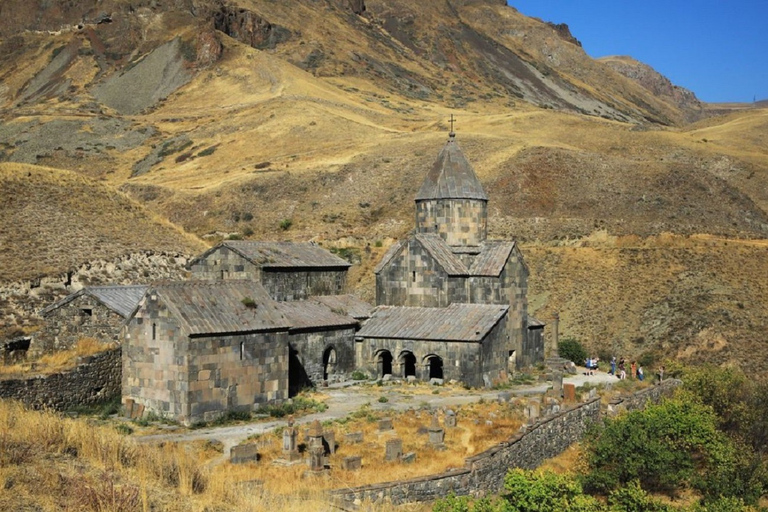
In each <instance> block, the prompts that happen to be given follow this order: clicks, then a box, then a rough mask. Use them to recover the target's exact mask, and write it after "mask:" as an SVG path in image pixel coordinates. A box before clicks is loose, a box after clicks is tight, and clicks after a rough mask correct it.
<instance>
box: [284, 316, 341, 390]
mask: <svg viewBox="0 0 768 512" xmlns="http://www.w3.org/2000/svg"><path fill="white" fill-rule="evenodd" d="M288 340H289V341H288V343H290V345H291V349H293V350H294V351H295V352H296V357H297V358H298V360H299V362H300V363H301V366H302V368H303V369H304V372H305V374H306V378H307V379H308V381H309V382H306V383H305V385H309V386H320V385H321V384H322V382H323V374H324V373H325V367H324V366H323V363H324V356H325V355H326V351H327V350H329V349H331V348H332V349H333V353H334V354H333V357H332V358H330V359H331V361H330V364H329V365H328V381H329V382H331V383H333V382H342V381H344V380H345V379H346V377H347V376H348V375H349V374H351V373H352V372H353V371H354V370H355V329H354V327H348V328H335V329H329V330H326V331H319V330H316V331H312V332H297V333H291V334H290V336H289V338H288ZM328 355H330V352H329V354H328Z"/></svg>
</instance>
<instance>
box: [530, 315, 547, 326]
mask: <svg viewBox="0 0 768 512" xmlns="http://www.w3.org/2000/svg"><path fill="white" fill-rule="evenodd" d="M527 324H528V328H529V329H538V328H540V327H544V326H546V325H547V324H545V323H544V322H542V321H541V320H539V319H538V318H534V317H532V316H530V315H528V322H527Z"/></svg>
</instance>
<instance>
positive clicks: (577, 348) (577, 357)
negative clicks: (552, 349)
mask: <svg viewBox="0 0 768 512" xmlns="http://www.w3.org/2000/svg"><path fill="white" fill-rule="evenodd" d="M557 353H558V354H559V355H560V357H562V358H565V359H567V360H569V361H573V362H574V363H576V364H584V361H585V360H586V359H587V351H586V350H584V347H583V346H582V344H581V343H579V342H578V341H577V340H576V338H563V339H562V340H560V342H559V343H558V344H557Z"/></svg>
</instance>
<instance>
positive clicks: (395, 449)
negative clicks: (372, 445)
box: [384, 438, 403, 462]
mask: <svg viewBox="0 0 768 512" xmlns="http://www.w3.org/2000/svg"><path fill="white" fill-rule="evenodd" d="M402 456H403V440H402V439H400V438H396V439H390V440H388V441H387V446H386V452H385V455H384V460H386V461H387V462H391V461H393V460H400V458H401V457H402Z"/></svg>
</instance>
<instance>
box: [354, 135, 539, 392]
mask: <svg viewBox="0 0 768 512" xmlns="http://www.w3.org/2000/svg"><path fill="white" fill-rule="evenodd" d="M487 233H488V196H487V195H486V193H485V191H484V190H483V187H482V185H481V184H480V181H479V180H478V179H477V176H476V175H475V172H474V171H473V169H472V167H471V165H470V164H469V162H468V161H467V159H466V158H465V156H464V154H463V153H462V151H461V149H460V148H459V146H458V144H457V143H456V140H455V136H454V135H453V134H451V135H450V138H449V140H448V142H447V143H446V145H445V147H444V148H443V149H442V150H441V151H440V153H439V155H438V157H437V160H436V161H435V163H434V165H433V166H432V168H431V169H430V171H429V172H428V173H427V176H426V177H425V179H424V182H423V184H422V185H421V188H420V189H419V191H418V193H417V195H416V229H415V233H414V234H412V235H411V236H410V237H409V238H408V239H406V240H403V241H400V242H398V243H396V244H394V245H393V246H392V247H391V248H390V249H389V250H388V251H387V253H386V254H385V255H384V257H383V258H382V260H381V262H380V263H379V265H378V266H377V267H376V269H375V274H376V304H377V305H378V306H379V307H378V308H377V309H376V310H375V311H374V314H373V315H372V317H371V319H370V320H369V321H368V323H367V324H366V326H365V327H364V328H363V329H362V330H361V331H360V332H359V333H358V336H357V341H358V344H357V356H358V365H359V366H363V367H366V368H376V369H377V371H378V372H379V374H380V375H381V374H382V372H386V371H387V370H390V371H392V372H394V373H393V375H394V374H398V373H400V374H401V375H402V376H404V377H406V376H408V371H412V372H413V369H412V366H411V364H410V363H403V361H413V360H414V358H415V360H416V363H417V366H418V369H417V370H416V371H415V373H413V374H414V375H417V374H421V376H422V378H435V377H438V375H439V373H440V372H437V371H435V368H436V367H440V368H442V373H443V376H444V377H445V378H454V379H456V380H461V381H463V382H466V383H468V384H471V385H475V384H477V383H480V382H482V383H484V384H485V385H490V384H492V383H493V382H496V381H499V380H504V379H505V378H506V377H507V376H508V372H509V371H512V370H514V369H516V368H522V367H525V366H529V365H532V364H535V363H536V362H538V361H541V360H542V359H543V355H544V349H543V341H542V338H541V328H542V327H543V326H542V325H541V324H540V323H539V322H534V321H532V320H531V319H529V317H528V303H527V291H528V267H527V266H526V264H525V262H524V261H523V256H522V254H521V253H520V249H519V248H518V247H517V244H516V243H515V242H513V241H491V240H488V239H487ZM492 306H498V307H492ZM440 309H442V310H443V311H440ZM418 310H421V311H418ZM406 318H407V319H409V320H407V321H406V320H403V319H406ZM417 318H418V319H419V320H416V319H417ZM393 319H397V321H398V322H404V323H405V324H410V326H406V327H403V328H396V327H395V326H394V325H389V326H387V325H386V324H387V322H390V321H392V320H393ZM492 319H495V320H494V321H493V322H492V321H491V320H492ZM413 322H424V323H425V324H426V325H431V326H432V327H433V328H431V329H427V330H423V329H413V328H411V327H413V325H412V323H413ZM494 322H495V323H494ZM384 340H387V341H384ZM394 340H399V342H397V343H396V342H395V341H394ZM500 354H503V355H504V358H503V363H502V362H501V360H502V358H501V357H500ZM392 361H395V362H399V363H396V364H394V366H393V365H392ZM448 368H450V371H449V370H448ZM439 378H442V376H441V377H439Z"/></svg>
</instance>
